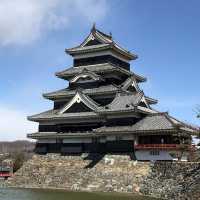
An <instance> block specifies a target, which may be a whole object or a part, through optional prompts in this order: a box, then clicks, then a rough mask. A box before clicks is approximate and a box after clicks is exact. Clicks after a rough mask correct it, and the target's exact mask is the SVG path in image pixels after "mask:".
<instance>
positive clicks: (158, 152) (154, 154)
mask: <svg viewBox="0 0 200 200" xmlns="http://www.w3.org/2000/svg"><path fill="white" fill-rule="evenodd" d="M149 153H150V155H151V156H159V155H160V151H159V150H151V151H150V152H149Z"/></svg>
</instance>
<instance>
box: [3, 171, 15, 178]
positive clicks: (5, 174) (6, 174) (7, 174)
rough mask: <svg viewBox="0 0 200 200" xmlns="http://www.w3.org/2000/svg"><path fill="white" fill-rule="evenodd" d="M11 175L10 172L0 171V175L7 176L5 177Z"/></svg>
mask: <svg viewBox="0 0 200 200" xmlns="http://www.w3.org/2000/svg"><path fill="white" fill-rule="evenodd" d="M11 176H12V173H9V172H5V173H4V172H0V177H4V178H7V177H11Z"/></svg>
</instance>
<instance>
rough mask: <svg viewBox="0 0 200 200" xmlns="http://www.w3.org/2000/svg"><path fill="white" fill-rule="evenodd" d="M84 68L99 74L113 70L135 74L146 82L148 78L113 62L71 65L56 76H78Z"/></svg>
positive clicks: (129, 74)
mask: <svg viewBox="0 0 200 200" xmlns="http://www.w3.org/2000/svg"><path fill="white" fill-rule="evenodd" d="M84 70H88V71H91V72H94V73H98V74H104V73H111V72H117V73H121V74H125V75H127V76H134V77H135V79H136V80H137V81H138V82H144V81H146V78H145V77H143V76H140V75H138V74H135V73H133V72H130V71H128V70H126V69H124V68H122V67H119V66H116V65H114V64H112V63H103V64H95V65H84V66H78V67H70V68H68V69H66V70H64V71H61V72H57V73H56V76H58V77H60V78H66V79H69V78H72V77H73V76H76V75H78V74H81V73H83V72H84Z"/></svg>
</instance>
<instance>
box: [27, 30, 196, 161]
mask: <svg viewBox="0 0 200 200" xmlns="http://www.w3.org/2000/svg"><path fill="white" fill-rule="evenodd" d="M66 53H67V54H69V55H71V56H72V57H73V67H70V68H68V69H65V70H64V71H61V72H58V73H56V76H57V77H59V78H61V79H64V80H67V81H69V86H68V87H67V88H65V89H62V90H58V91H55V92H51V93H46V94H43V96H44V98H46V99H49V100H51V101H53V102H54V108H53V109H52V110H48V111H46V112H42V113H40V114H37V115H33V116H30V117H28V119H29V120H31V121H35V122H39V130H38V132H36V133H32V134H28V138H32V139H36V140H37V143H36V149H35V151H36V152H37V153H40V154H45V153H61V154H72V153H73V154H75V153H77V154H79V153H103V154H106V153H110V154H112V153H114V154H116V153H117V154H121V153H133V154H134V155H135V158H136V159H138V160H172V159H173V158H172V156H171V154H170V152H171V151H175V152H178V151H179V150H180V147H181V145H182V144H184V145H187V146H188V150H189V149H190V145H191V135H192V134H193V133H194V132H195V129H194V128H192V127H191V126H189V125H187V124H185V123H183V122H181V121H179V120H177V119H175V118H173V117H171V116H170V115H169V114H168V113H161V112H159V111H156V110H155V109H153V108H152V104H156V103H157V100H155V99H153V98H151V97H148V96H146V95H145V94H144V92H143V91H142V90H141V89H140V87H139V84H140V83H141V82H145V81H146V78H145V77H143V76H141V75H138V74H136V73H134V72H132V71H130V61H131V60H135V59H137V56H136V55H135V54H133V53H130V52H129V51H127V50H125V49H123V48H122V47H121V46H120V45H119V44H117V43H116V42H115V41H114V40H113V38H112V36H111V35H107V34H105V33H103V32H101V31H99V30H97V29H96V28H95V26H93V27H92V29H91V32H90V34H89V35H88V36H87V38H86V39H85V40H84V41H83V42H82V43H81V44H80V45H79V46H77V47H74V48H70V49H66Z"/></svg>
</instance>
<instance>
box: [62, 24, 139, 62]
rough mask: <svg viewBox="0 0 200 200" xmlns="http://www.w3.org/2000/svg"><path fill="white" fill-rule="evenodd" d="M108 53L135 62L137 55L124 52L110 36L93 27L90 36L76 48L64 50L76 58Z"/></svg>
mask: <svg viewBox="0 0 200 200" xmlns="http://www.w3.org/2000/svg"><path fill="white" fill-rule="evenodd" d="M104 50H105V51H106V50H108V51H110V52H112V53H114V54H117V55H119V56H121V57H123V58H125V59H126V60H135V59H136V58H137V55H135V54H133V53H131V52H129V51H127V50H125V49H124V48H122V47H121V46H120V45H118V44H117V43H116V42H115V41H114V40H113V38H112V36H111V35H107V34H105V33H103V32H101V31H99V30H97V29H96V27H95V25H93V27H92V29H91V32H90V34H89V35H88V36H87V37H86V39H85V40H84V41H83V42H82V43H81V44H80V45H78V46H76V47H73V48H69V49H66V50H65V51H66V53H68V54H70V55H72V56H76V55H80V54H86V53H95V52H100V51H101V52H102V51H104Z"/></svg>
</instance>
